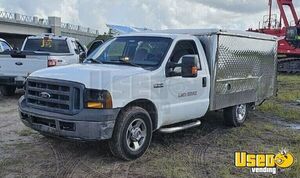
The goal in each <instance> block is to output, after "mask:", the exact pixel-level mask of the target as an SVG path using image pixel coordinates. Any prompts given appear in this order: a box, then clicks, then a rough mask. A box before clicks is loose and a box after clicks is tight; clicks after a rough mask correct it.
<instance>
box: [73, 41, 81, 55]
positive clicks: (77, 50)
mask: <svg viewBox="0 0 300 178" xmlns="http://www.w3.org/2000/svg"><path fill="white" fill-rule="evenodd" d="M72 43H73V45H74V50H75V53H76V54H80V53H82V52H84V49H83V47H82V46H81V45H80V44H79V42H78V41H72Z"/></svg>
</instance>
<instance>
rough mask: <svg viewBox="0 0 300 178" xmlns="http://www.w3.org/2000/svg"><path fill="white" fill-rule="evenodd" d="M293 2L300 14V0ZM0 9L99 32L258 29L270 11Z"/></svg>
mask: <svg viewBox="0 0 300 178" xmlns="http://www.w3.org/2000/svg"><path fill="white" fill-rule="evenodd" d="M273 1H274V4H275V5H274V6H275V7H274V8H273V9H274V12H278V10H277V9H278V8H277V6H276V2H275V0H273ZM294 4H295V5H296V8H297V12H298V13H299V12H300V1H299V0H294ZM0 10H2V11H8V12H17V13H20V14H25V15H31V16H38V17H40V18H47V17H48V16H60V17H61V18H62V21H63V22H68V23H73V24H77V25H81V26H85V27H90V28H94V29H98V30H99V31H100V32H106V31H107V28H106V25H105V24H116V25H126V26H134V27H146V28H150V29H167V28H169V29H170V28H171V29H174V28H226V29H239V30H246V29H248V28H249V27H252V28H257V27H258V24H259V21H262V18H263V16H264V15H266V14H268V12H267V10H268V0H0ZM299 15H300V13H299Z"/></svg>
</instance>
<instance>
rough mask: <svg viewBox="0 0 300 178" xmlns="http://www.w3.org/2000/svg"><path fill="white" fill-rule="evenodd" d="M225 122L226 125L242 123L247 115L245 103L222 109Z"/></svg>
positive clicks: (235, 125)
mask: <svg viewBox="0 0 300 178" xmlns="http://www.w3.org/2000/svg"><path fill="white" fill-rule="evenodd" d="M223 114H224V119H225V124H226V125H228V126H233V127H239V126H241V125H243V123H244V122H245V121H246V119H247V117H248V107H247V104H240V105H236V106H232V107H229V108H225V109H224V112H223Z"/></svg>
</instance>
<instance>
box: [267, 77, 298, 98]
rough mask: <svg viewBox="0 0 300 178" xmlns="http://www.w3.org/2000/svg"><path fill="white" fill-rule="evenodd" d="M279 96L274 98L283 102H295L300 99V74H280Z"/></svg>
mask: <svg viewBox="0 0 300 178" xmlns="http://www.w3.org/2000/svg"><path fill="white" fill-rule="evenodd" d="M277 80H278V96H277V97H276V98H273V99H275V100H278V101H282V102H295V101H296V100H298V99H300V75H279V76H278V78H277Z"/></svg>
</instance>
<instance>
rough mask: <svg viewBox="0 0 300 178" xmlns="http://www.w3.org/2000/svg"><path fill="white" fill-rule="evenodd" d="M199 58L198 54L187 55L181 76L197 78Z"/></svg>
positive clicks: (183, 59) (184, 58)
mask: <svg viewBox="0 0 300 178" xmlns="http://www.w3.org/2000/svg"><path fill="white" fill-rule="evenodd" d="M198 64H199V58H198V56H197V55H185V56H183V57H182V62H181V67H182V69H181V76H182V77H183V78H195V77H197V76H198V66H199V65H198Z"/></svg>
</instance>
